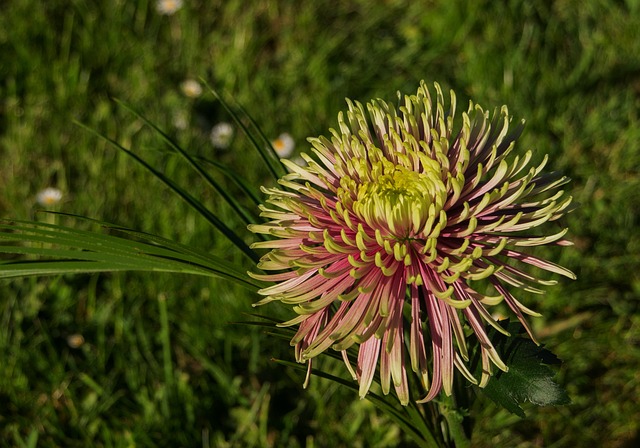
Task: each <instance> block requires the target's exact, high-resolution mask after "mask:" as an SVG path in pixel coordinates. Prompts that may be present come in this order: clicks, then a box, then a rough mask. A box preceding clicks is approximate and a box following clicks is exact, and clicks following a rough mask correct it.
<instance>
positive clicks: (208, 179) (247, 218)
mask: <svg viewBox="0 0 640 448" xmlns="http://www.w3.org/2000/svg"><path fill="white" fill-rule="evenodd" d="M114 101H115V102H116V103H117V104H118V105H120V106H122V107H124V108H125V109H126V110H128V111H129V112H131V113H132V114H133V115H135V116H136V117H138V118H139V119H140V120H142V121H143V122H144V123H145V124H146V125H147V126H149V127H150V128H151V129H153V130H154V131H155V132H156V133H157V134H158V135H159V136H160V137H161V138H162V140H164V142H165V143H166V144H168V145H169V146H170V147H171V148H172V149H173V150H174V151H176V152H177V153H178V154H179V155H180V156H181V157H182V158H183V159H184V160H185V161H186V162H187V163H188V164H189V165H190V166H191V167H192V168H193V169H194V170H195V171H196V172H197V173H198V174H199V175H200V176H202V178H203V179H204V180H205V182H206V183H207V184H208V185H209V186H210V187H211V188H213V189H214V190H215V191H217V192H218V194H219V195H220V196H221V197H222V198H223V199H224V201H225V202H226V203H227V204H229V206H230V207H231V208H232V209H233V211H234V212H236V213H237V214H238V215H239V216H240V217H241V218H242V220H243V221H244V223H245V224H247V225H248V224H255V222H254V221H253V219H252V217H251V216H250V215H249V214H247V212H246V210H244V209H243V208H242V206H241V205H240V203H239V202H238V201H237V200H236V199H235V198H233V197H232V196H231V195H230V194H229V193H228V192H227V191H226V190H225V189H224V188H222V186H220V184H218V182H216V180H215V179H214V178H213V177H211V176H210V175H209V173H207V172H206V171H205V170H204V169H203V168H202V166H201V165H200V164H198V163H197V162H196V160H195V159H194V158H193V157H191V156H190V155H189V154H188V153H187V152H186V151H185V150H184V149H182V148H181V147H180V146H179V145H178V144H177V143H176V142H175V141H173V139H171V137H169V136H168V135H167V134H166V133H165V132H164V131H162V129H160V128H159V127H158V126H156V125H155V124H154V123H152V122H151V121H150V120H149V119H147V118H146V117H145V116H144V115H142V114H141V113H140V112H138V111H137V110H135V109H134V108H133V107H131V106H130V105H129V104H127V103H125V102H123V101H120V100H118V99H114Z"/></svg>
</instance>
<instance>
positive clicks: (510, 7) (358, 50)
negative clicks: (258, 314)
mask: <svg viewBox="0 0 640 448" xmlns="http://www.w3.org/2000/svg"><path fill="white" fill-rule="evenodd" d="M154 6H155V3H154V2H153V1H145V0H140V1H127V2H125V1H120V0H113V1H88V0H65V1H63V0H49V1H47V2H38V1H35V0H20V1H18V0H9V1H6V2H4V4H3V7H2V13H1V14H0V60H1V61H2V63H1V64H0V157H1V160H2V163H1V164H0V217H3V218H5V217H13V218H35V219H50V218H45V217H43V216H42V215H40V214H36V213H35V210H36V209H37V207H36V205H35V194H36V192H37V191H39V190H40V189H42V188H44V187H47V186H54V187H57V188H60V189H61V190H63V191H64V193H65V199H64V202H63V203H62V204H61V205H60V206H59V209H60V210H63V211H66V212H72V213H78V214H84V215H88V216H91V217H94V218H97V219H103V220H107V221H111V222H116V223H119V224H122V225H125V226H129V227H134V228H138V229H141V230H145V231H148V232H153V233H159V234H161V235H163V236H165V237H169V238H173V239H176V240H179V241H181V242H185V243H189V244H195V245H198V246H199V247H203V248H207V249H210V250H211V251H215V252H216V253H217V254H227V255H226V256H228V257H229V260H232V261H235V262H237V263H238V264H245V265H246V267H247V268H249V267H250V266H249V265H248V264H247V263H246V262H245V260H243V259H242V258H241V256H240V255H239V254H238V253H237V251H234V250H233V248H232V247H231V246H230V245H229V244H228V243H226V242H225V241H224V240H222V238H221V237H220V236H219V235H217V234H216V233H215V232H213V231H212V230H211V229H210V228H209V227H207V226H206V225H205V223H203V222H202V221H201V220H199V219H198V217H197V215H196V214H195V213H194V212H192V211H190V210H188V209H187V208H186V207H185V206H184V205H183V204H181V203H179V202H177V201H176V199H175V198H174V197H173V196H172V195H171V194H170V193H169V192H168V191H167V190H166V189H164V188H162V187H161V185H160V184H159V182H156V181H155V180H154V179H152V178H151V177H150V176H149V175H148V174H147V173H145V172H144V171H142V170H141V169H139V168H138V167H136V166H134V165H133V164H132V163H131V161H130V160H129V159H127V158H125V157H124V156H122V155H120V154H117V153H116V152H115V151H114V150H113V149H111V148H108V147H106V146H105V144H104V143H103V142H101V141H99V140H97V139H96V138H95V137H93V136H92V135H90V134H89V133H88V132H86V131H83V130H82V129H80V128H79V127H78V126H76V125H74V124H73V120H79V121H81V122H83V123H86V124H88V125H89V126H91V127H93V128H95V129H97V130H98V131H100V132H103V133H105V134H107V135H108V136H110V137H112V138H115V139H117V140H118V141H119V142H121V143H123V144H124V145H130V146H131V147H133V148H135V150H136V151H138V152H139V153H140V154H143V155H144V156H145V157H148V158H150V159H151V160H153V161H154V163H155V164H156V166H160V167H162V168H163V169H164V170H165V171H166V172H168V173H170V174H171V175H172V176H175V177H176V178H177V179H180V180H181V182H182V185H185V186H187V187H188V188H189V189H190V191H192V192H193V193H194V194H197V195H199V196H200V197H202V198H203V199H204V200H205V201H206V202H207V203H208V204H209V205H210V206H211V207H213V208H215V209H216V211H218V212H219V215H220V216H221V217H222V218H223V219H225V220H229V221H231V222H233V219H234V217H233V215H232V213H231V212H230V211H229V210H227V209H226V208H225V207H223V206H222V205H221V204H219V202H218V200H217V198H216V197H214V196H213V194H212V193H211V192H209V191H206V190H204V189H203V188H202V185H201V184H199V183H198V181H197V179H194V178H193V176H192V175H191V174H189V171H188V170H187V168H186V167H184V166H183V165H182V164H180V163H179V161H178V160H177V159H176V158H175V157H172V156H170V155H168V154H167V153H166V152H165V151H164V150H163V149H164V148H163V146H162V143H161V142H159V140H158V139H157V138H156V137H154V135H153V134H152V133H151V132H149V131H147V130H145V129H144V128H143V126H142V124H141V122H140V121H139V120H136V119H133V118H132V116H131V115H130V114H127V113H126V111H124V110H123V109H122V108H118V107H117V106H116V105H115V103H114V102H113V101H112V100H111V98H113V97H115V98H119V99H122V100H124V101H126V102H128V103H130V104H133V105H135V107H136V108H137V109H139V110H142V111H144V113H145V114H146V115H147V116H148V117H149V118H150V119H152V121H154V122H155V123H157V124H158V125H159V126H160V127H161V128H163V129H166V130H167V131H168V132H169V133H170V134H171V135H172V136H173V137H175V138H176V140H177V141H178V142H179V143H180V144H181V145H182V146H183V147H185V148H188V149H189V151H190V152H192V153H195V154H199V155H202V156H206V157H209V158H215V159H216V160H219V161H221V162H223V163H225V164H228V165H230V166H231V167H233V168H235V169H237V170H238V171H239V172H240V173H241V174H242V175H243V176H244V177H245V178H246V179H248V180H249V181H251V182H255V183H256V184H257V183H260V182H265V181H266V180H267V179H268V174H267V172H266V169H264V168H263V167H261V165H260V163H259V162H258V161H257V160H256V158H255V156H254V154H253V153H252V152H251V151H250V144H249V142H248V141H246V139H244V138H243V137H242V136H238V137H236V138H235V139H234V141H233V144H232V146H231V148H230V149H229V150H227V151H216V150H214V148H213V147H212V146H211V143H210V141H209V139H208V132H209V130H210V128H211V126H212V125H213V124H215V123H217V122H219V121H222V120H225V121H228V120H229V118H228V117H227V116H226V115H225V114H224V112H223V110H222V109H221V108H220V106H219V104H217V103H216V102H215V101H213V98H211V97H207V96H205V97H203V98H200V99H197V100H193V99H189V98H186V97H185V96H184V95H183V94H182V93H181V91H180V88H179V85H180V83H181V82H182V81H183V80H184V79H186V78H188V77H196V78H197V77H203V78H204V79H206V80H207V82H209V83H210V84H211V85H213V86H215V87H216V88H218V89H221V90H222V91H224V92H227V93H228V94H230V95H232V96H233V97H234V98H235V99H236V100H237V101H238V102H240V103H241V104H243V105H244V106H245V107H246V108H247V109H248V111H249V113H250V114H251V115H252V116H253V117H254V118H255V120H256V121H257V122H258V123H259V124H260V126H261V127H262V128H263V130H264V132H265V133H266V134H267V135H268V136H273V137H275V136H277V135H278V134H279V133H281V132H284V131H286V132H289V133H291V134H292V135H293V136H294V138H295V139H296V141H297V143H298V150H306V149H307V145H306V143H305V141H304V139H305V137H307V136H314V135H319V134H326V133H327V129H328V128H329V127H331V126H334V125H335V123H336V118H335V117H336V115H337V113H338V111H339V110H341V109H343V108H344V98H345V97H349V98H352V99H357V100H361V101H367V100H368V99H370V98H374V97H381V98H384V99H387V100H393V99H394V97H395V93H396V91H397V90H400V91H402V92H405V93H410V92H413V91H415V89H416V88H417V85H418V82H419V81H420V80H421V79H425V80H426V81H427V82H429V83H431V82H432V81H438V82H440V83H441V84H442V85H443V87H444V88H445V89H448V88H452V89H454V90H455V91H456V93H457V94H458V104H459V105H460V108H462V109H464V105H465V104H466V102H467V101H468V99H469V98H473V100H474V101H475V102H477V103H479V104H481V105H483V106H484V107H487V108H491V107H493V106H500V105H502V104H507V105H509V108H510V111H511V112H512V114H513V115H514V116H515V117H523V118H526V119H527V122H528V125H527V128H526V130H525V134H524V135H523V137H522V138H521V140H520V142H519V145H520V150H522V151H524V150H525V149H528V148H532V149H534V151H535V154H536V156H535V157H536V158H537V159H538V160H539V159H541V157H542V155H543V154H545V153H548V154H549V155H550V159H551V162H550V166H551V167H553V168H554V169H558V170H561V171H563V172H564V173H566V174H567V175H568V176H570V177H571V178H572V179H573V182H572V183H571V184H570V186H569V189H570V190H571V194H572V195H573V196H574V197H575V199H576V201H577V202H579V203H580V207H579V208H578V209H577V210H576V211H575V212H574V213H572V214H571V215H570V216H568V217H567V218H566V221H567V223H568V225H569V226H570V227H571V235H572V239H573V240H574V241H575V243H576V245H575V247H573V248H570V249H568V250H565V251H563V252H562V253H560V252H554V253H553V254H552V256H553V257H554V259H556V260H557V261H559V262H561V263H562V264H564V265H565V266H567V267H569V268H570V269H572V270H574V271H575V272H576V273H577V275H578V281H576V282H568V281H562V282H561V283H560V285H559V286H557V287H554V288H550V289H549V292H548V294H547V295H545V296H544V297H534V296H531V297H524V301H525V303H527V304H530V305H531V306H532V307H533V308H534V309H536V310H538V311H540V312H542V313H543V314H544V317H543V318H541V319H538V320H536V322H535V324H536V327H537V328H538V331H539V333H540V334H541V339H542V341H543V342H544V343H545V344H546V345H547V346H548V347H549V348H550V349H551V350H552V351H554V352H555V353H556V354H557V355H559V357H560V358H562V359H563V360H564V364H563V366H562V368H561V369H560V371H559V374H558V381H559V382H560V383H562V385H563V386H564V387H565V388H566V389H567V390H568V391H569V393H570V395H571V397H572V399H573V403H572V404H571V405H569V406H565V407H560V408H542V409H539V408H534V407H527V408H526V411H527V414H528V417H527V418H526V419H524V420H521V419H519V418H517V417H514V416H512V415H509V414H508V413H506V412H505V411H501V410H499V409H498V408H497V407H496V406H495V405H494V404H493V403H492V402H490V401H489V400H487V399H484V398H481V399H479V401H478V402H477V405H476V407H475V408H473V409H472V410H471V411H470V412H471V415H472V416H473V417H474V419H475V421H476V430H475V432H474V437H473V446H479V447H485V446H486V447H493V446H504V447H513V446H517V447H542V446H544V447H574V446H588V445H591V446H608V447H631V446H636V444H637V443H638V441H640V404H639V403H638V400H637V397H638V396H640V316H639V315H638V311H639V307H638V303H639V300H638V298H639V296H640V274H639V272H640V256H639V255H638V253H639V251H640V238H639V236H638V233H639V232H638V222H639V217H638V213H639V212H638V210H639V209H640V179H639V177H638V167H639V166H640V126H639V125H638V124H639V117H638V115H639V111H640V107H639V106H640V56H639V55H640V39H638V37H637V30H638V29H640V2H638V1H634V0H627V1H609V0H590V1H584V0H580V1H578V0H558V1H555V2H527V1H516V0H513V1H504V2H491V1H478V2H467V1H461V0H449V1H435V0H434V1H424V2H409V1H402V0H387V1H377V2H371V1H367V0H358V1H349V2H330V1H327V0H319V1H315V2H293V1H268V0H263V1H251V2H245V1H239V0H227V1H222V0H219V1H215V0H212V1H188V0H185V1H184V7H183V8H182V9H181V10H180V11H178V12H177V13H176V14H175V15H173V16H160V15H159V14H157V13H156V11H155V7H154ZM176 117H183V118H184V119H186V120H188V122H189V126H188V128H187V129H180V128H178V127H176V126H175V119H176ZM247 167H251V168H250V169H248V168H247ZM255 300H256V297H249V296H248V295H247V294H246V293H245V292H243V291H241V290H239V289H237V288H235V287H233V286H231V285H228V284H222V283H212V282H210V281H204V280H201V279H196V278H190V277H181V276H175V277H170V276H164V277H163V276H161V275H149V274H144V275H142V274H127V275H92V276H75V277H67V276H65V277H60V278H50V279H33V278H30V279H23V280H16V281H12V282H2V283H0V319H1V324H0V441H2V442H1V444H2V445H7V446H36V445H37V446H45V447H47V446H70V447H73V446H78V447H79V446H200V445H202V446H216V447H218V446H220V447H224V446H260V447H262V446H292V447H295V446H308V447H311V446H318V447H323V446H376V447H378V446H379V447H385V446H388V447H393V446H403V445H405V444H407V443H408V442H407V441H406V440H405V438H404V437H403V435H402V434H401V433H400V431H399V430H398V429H397V428H396V427H395V426H394V425H393V424H391V423H390V422H389V421H388V420H387V419H386V418H385V417H384V416H383V415H380V414H379V413H377V412H376V411H375V409H374V408H373V407H372V405H370V404H369V403H368V402H367V401H359V400H357V399H355V396H354V394H353V393H351V392H350V391H347V390H344V389H342V388H340V387H338V386H335V385H333V384H330V383H328V382H326V381H322V380H318V379H315V380H314V381H312V385H311V386H310V388H309V389H308V390H304V391H303V390H302V388H301V383H302V377H301V376H300V375H299V374H298V372H294V371H289V370H287V369H286V368H283V367H279V366H277V365H274V363H273V362H271V361H269V359H270V358H271V357H279V358H284V359H291V358H292V356H293V355H292V350H291V349H290V348H289V347H288V345H287V344H283V343H282V342H281V341H280V340H276V339H275V338H269V337H265V336H264V335H262V334H261V333H260V332H258V331H255V330H252V329H248V328H247V327H245V326H239V325H233V324H230V323H229V322H232V321H237V320H242V319H243V318H244V317H243V314H242V313H244V312H246V311H248V310H250V306H249V305H250V304H251V303H252V302H254V301H255ZM268 312H269V313H270V314H272V315H278V313H281V314H282V310H279V309H278V307H277V306H273V307H271V308H270V309H269V310H268ZM77 335H82V338H83V339H84V343H83V344H82V345H80V346H79V347H77V348H74V347H73V344H70V343H69V342H70V341H72V340H73V337H77ZM70 338H71V339H70ZM328 368H330V369H331V368H333V367H332V366H331V365H329V366H328ZM336 371H338V372H341V374H342V373H344V372H343V371H342V370H341V369H340V368H339V367H336Z"/></svg>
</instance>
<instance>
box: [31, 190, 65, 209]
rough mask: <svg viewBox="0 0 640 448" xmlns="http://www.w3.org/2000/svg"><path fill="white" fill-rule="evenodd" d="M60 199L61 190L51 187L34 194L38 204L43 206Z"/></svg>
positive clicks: (53, 203)
mask: <svg viewBox="0 0 640 448" xmlns="http://www.w3.org/2000/svg"><path fill="white" fill-rule="evenodd" d="M61 199H62V191H60V190H58V189H57V188H52V187H49V188H45V189H44V190H41V191H39V192H38V194H37V195H36V201H38V204H40V205H42V206H45V207H47V206H52V205H56V204H57V203H58V202H60V200H61Z"/></svg>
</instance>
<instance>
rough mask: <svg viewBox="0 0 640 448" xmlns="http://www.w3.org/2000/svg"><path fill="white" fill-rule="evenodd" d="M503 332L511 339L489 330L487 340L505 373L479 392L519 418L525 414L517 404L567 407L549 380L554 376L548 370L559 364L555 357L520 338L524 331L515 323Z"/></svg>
mask: <svg viewBox="0 0 640 448" xmlns="http://www.w3.org/2000/svg"><path fill="white" fill-rule="evenodd" d="M507 331H509V333H511V335H512V336H505V335H503V334H502V333H499V332H498V331H496V330H494V329H493V328H492V329H491V330H490V331H489V337H490V338H491V341H492V342H493V344H494V346H495V347H496V350H497V351H498V353H499V354H500V357H501V358H502V360H503V361H504V362H505V364H506V365H507V366H508V367H509V371H508V372H499V373H497V374H495V375H494V376H493V377H492V378H491V379H490V380H489V383H488V384H487V386H486V387H485V388H484V389H480V390H482V392H483V393H484V394H486V395H487V396H488V397H489V398H491V399H492V400H493V401H494V402H496V403H497V404H498V405H500V406H502V407H504V408H505V409H507V410H508V411H510V412H512V413H514V414H516V415H518V416H520V417H522V418H524V417H525V413H524V410H523V409H522V408H521V407H520V404H522V403H524V402H527V401H528V402H530V403H533V404H535V405H537V406H552V405H564V404H569V403H570V402H571V400H570V399H569V397H568V395H567V393H566V391H565V390H564V389H562V387H560V386H559V385H558V384H557V383H556V382H555V381H554V380H553V377H554V375H555V372H554V371H553V370H552V369H550V368H549V367H548V366H550V365H558V364H560V363H561V361H560V360H559V359H558V358H557V357H556V355H554V354H553V353H551V352H550V351H549V350H547V349H546V348H544V347H542V346H538V345H536V343H535V342H533V341H532V340H531V339H529V338H528V337H526V336H522V335H523V334H524V333H525V331H524V328H523V327H522V326H521V325H520V324H519V323H517V322H511V323H510V324H509V325H508V326H507Z"/></svg>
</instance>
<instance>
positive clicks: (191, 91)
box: [180, 79, 202, 98]
mask: <svg viewBox="0 0 640 448" xmlns="http://www.w3.org/2000/svg"><path fill="white" fill-rule="evenodd" d="M180 89H181V90H182V93H184V95H185V96H186V97H189V98H198V97H199V96H200V95H202V86H201V85H200V83H199V82H198V81H196V80H195V79H185V80H184V81H183V82H182V84H180Z"/></svg>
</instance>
